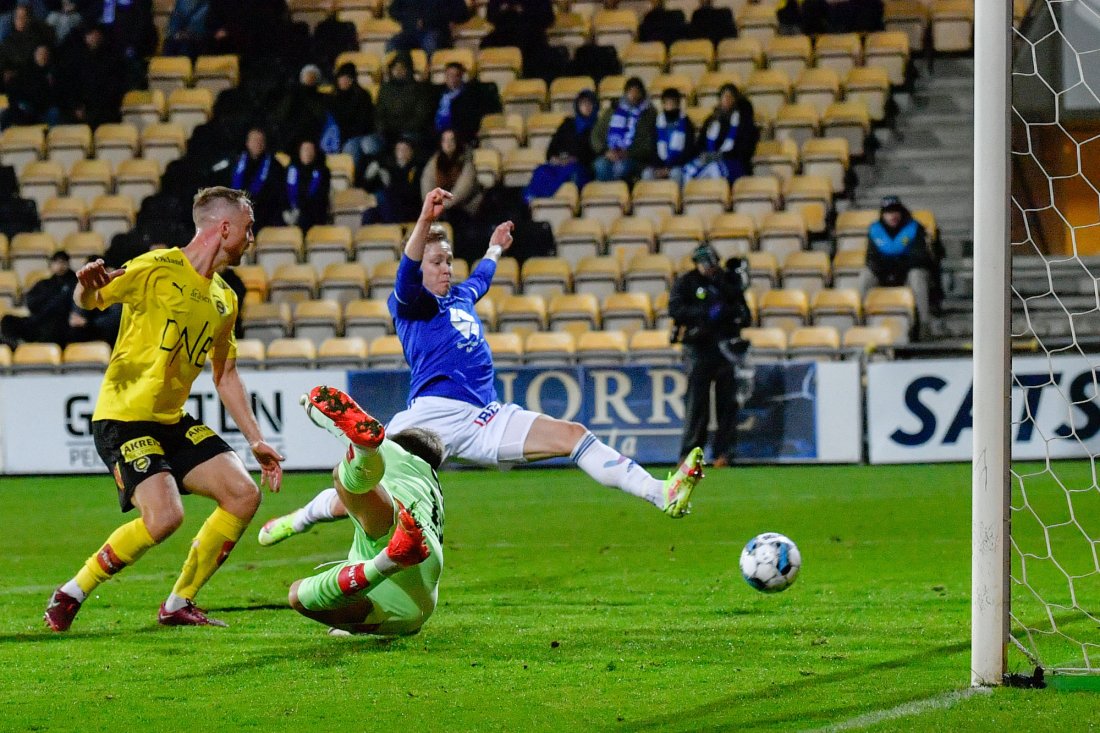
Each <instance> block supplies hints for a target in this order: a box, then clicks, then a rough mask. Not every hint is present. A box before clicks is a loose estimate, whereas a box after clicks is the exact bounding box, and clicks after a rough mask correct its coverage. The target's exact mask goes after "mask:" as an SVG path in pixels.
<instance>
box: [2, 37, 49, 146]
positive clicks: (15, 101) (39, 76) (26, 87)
mask: <svg viewBox="0 0 1100 733" xmlns="http://www.w3.org/2000/svg"><path fill="white" fill-rule="evenodd" d="M51 56H52V54H51V51H50V47H49V46H47V45H45V44H43V45H41V46H39V47H38V48H36V49H34V63H33V64H31V65H30V66H29V67H27V68H26V69H23V70H22V71H19V72H17V73H15V75H14V78H13V79H11V81H10V82H9V83H8V85H7V90H8V108H7V109H6V110H4V111H3V113H0V128H4V127H8V126H9V125H35V124H39V123H42V124H46V125H56V124H58V123H60V122H61V89H60V87H59V84H58V81H57V71H56V69H55V68H54V65H53V61H52V59H51Z"/></svg>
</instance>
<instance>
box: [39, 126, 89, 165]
mask: <svg viewBox="0 0 1100 733" xmlns="http://www.w3.org/2000/svg"><path fill="white" fill-rule="evenodd" d="M91 152H92V128H90V127H88V126H87V125H54V126H53V127H51V128H49V130H47V131H46V158H47V159H49V160H55V161H57V162H58V163H60V164H61V165H62V166H64V167H66V168H68V167H69V166H71V165H72V164H73V163H75V162H76V161H78V160H83V159H85V158H87V157H88V155H90V154H91Z"/></svg>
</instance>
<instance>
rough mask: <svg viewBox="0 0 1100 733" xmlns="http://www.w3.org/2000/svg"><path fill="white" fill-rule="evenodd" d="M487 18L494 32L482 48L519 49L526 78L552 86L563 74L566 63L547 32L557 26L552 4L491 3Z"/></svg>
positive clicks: (525, 0)
mask: <svg viewBox="0 0 1100 733" xmlns="http://www.w3.org/2000/svg"><path fill="white" fill-rule="evenodd" d="M486 18H487V20H488V21H489V22H490V23H492V24H493V31H492V32H491V33H490V34H489V35H487V36H485V37H484V38H483V39H481V47H482V48H490V47H493V46H516V47H517V48H519V50H520V52H521V53H522V54H523V76H525V77H529V78H530V77H540V78H543V79H546V81H547V83H549V82H550V81H551V80H552V79H553V78H554V77H556V76H558V75H559V74H560V73H561V71H562V66H563V59H562V57H561V56H560V55H559V54H557V53H556V52H555V51H554V50H553V49H551V48H550V42H549V41H548V40H547V38H546V29H547V28H549V27H550V26H552V25H553V24H554V6H553V4H552V3H551V2H550V0H489V6H488V8H487V9H486Z"/></svg>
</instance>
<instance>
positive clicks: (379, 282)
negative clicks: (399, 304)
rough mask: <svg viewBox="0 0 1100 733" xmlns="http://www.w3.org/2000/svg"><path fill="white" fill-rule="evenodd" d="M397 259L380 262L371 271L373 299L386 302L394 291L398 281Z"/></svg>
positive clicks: (371, 295) (371, 294)
mask: <svg viewBox="0 0 1100 733" xmlns="http://www.w3.org/2000/svg"><path fill="white" fill-rule="evenodd" d="M398 264H399V262H398V261H397V260H391V261H389V262H379V263H378V264H377V265H375V266H374V269H372V270H371V273H370V281H369V282H370V297H371V300H380V301H382V302H385V301H386V299H387V298H389V297H390V293H392V292H393V287H394V283H395V282H397V266H398Z"/></svg>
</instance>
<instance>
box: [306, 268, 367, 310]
mask: <svg viewBox="0 0 1100 733" xmlns="http://www.w3.org/2000/svg"><path fill="white" fill-rule="evenodd" d="M318 292H319V295H320V297H322V298H327V299H331V300H335V301H336V302H337V303H340V304H341V305H344V304H347V303H350V302H351V301H354V300H360V299H362V298H365V297H367V293H368V292H369V288H368V286H367V268H366V267H364V266H363V265H362V264H360V263H358V262H334V263H332V264H330V265H327V266H325V269H324V271H323V272H322V274H321V283H320V286H319V291H318Z"/></svg>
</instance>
